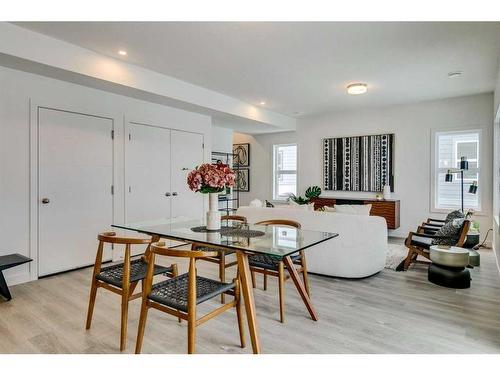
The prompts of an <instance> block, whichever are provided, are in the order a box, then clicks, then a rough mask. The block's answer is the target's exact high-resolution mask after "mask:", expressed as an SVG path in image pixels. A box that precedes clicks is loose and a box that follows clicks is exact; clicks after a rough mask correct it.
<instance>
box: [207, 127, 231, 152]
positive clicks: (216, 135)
mask: <svg viewBox="0 0 500 375" xmlns="http://www.w3.org/2000/svg"><path fill="white" fill-rule="evenodd" d="M212 150H213V151H218V152H227V153H231V152H233V129H229V128H221V127H219V126H212Z"/></svg>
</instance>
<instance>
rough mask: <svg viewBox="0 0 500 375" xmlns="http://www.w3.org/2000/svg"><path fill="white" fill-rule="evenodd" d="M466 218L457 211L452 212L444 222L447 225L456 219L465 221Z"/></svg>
mask: <svg viewBox="0 0 500 375" xmlns="http://www.w3.org/2000/svg"><path fill="white" fill-rule="evenodd" d="M464 217H465V215H464V214H463V213H462V212H461V211H459V210H455V211H452V212H450V213H449V214H448V215H446V219H444V221H445V222H446V223H448V222H450V221H452V220H455V219H463V218H464Z"/></svg>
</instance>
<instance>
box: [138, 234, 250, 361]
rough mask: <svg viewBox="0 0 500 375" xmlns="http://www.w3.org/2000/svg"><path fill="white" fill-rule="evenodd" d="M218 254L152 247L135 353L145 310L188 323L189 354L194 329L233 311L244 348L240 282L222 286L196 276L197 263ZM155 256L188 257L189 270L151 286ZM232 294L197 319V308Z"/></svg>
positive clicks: (145, 314) (160, 243) (144, 317)
mask: <svg viewBox="0 0 500 375" xmlns="http://www.w3.org/2000/svg"><path fill="white" fill-rule="evenodd" d="M217 254H218V252H217V251H202V250H181V249H179V248H168V247H165V243H164V242H157V243H154V244H152V245H151V260H150V265H149V267H148V271H147V275H146V280H145V281H144V288H143V294H142V306H141V317H140V320H139V329H138V332H137V343H136V347H135V353H136V354H139V353H140V352H141V349H142V342H143V338H144V330H145V327H146V320H147V316H148V310H149V309H150V308H154V309H157V310H160V311H163V312H165V313H167V314H170V315H174V316H176V317H178V318H180V319H183V320H186V321H187V322H188V353H189V354H192V353H194V351H195V336H196V327H197V326H199V325H200V324H202V323H205V322H207V321H208V320H210V319H211V318H214V317H216V316H217V315H219V314H221V313H223V312H224V311H226V310H229V309H230V308H233V307H235V308H236V316H237V320H238V329H239V334H240V344H241V347H242V348H244V347H245V334H244V330H243V317H242V311H241V299H240V282H239V280H238V278H236V279H234V280H233V281H232V282H231V283H223V282H220V281H217V280H212V279H208V278H205V277H201V276H198V275H197V270H196V261H197V260H200V259H204V258H206V257H215V256H217ZM156 255H162V256H170V257H182V258H189V271H188V273H185V274H183V275H180V276H177V277H174V278H172V279H168V280H165V281H162V282H159V283H157V284H154V285H153V276H154V267H153V264H154V261H155V256H156ZM223 293H225V294H232V295H233V296H234V299H233V300H232V301H231V302H228V303H225V304H224V305H222V306H220V307H219V308H217V309H215V310H212V311H211V312H209V313H208V314H206V315H204V316H202V317H200V318H197V315H196V308H197V305H199V304H201V303H203V302H205V301H208V300H209V299H212V298H214V297H216V296H218V295H220V294H223Z"/></svg>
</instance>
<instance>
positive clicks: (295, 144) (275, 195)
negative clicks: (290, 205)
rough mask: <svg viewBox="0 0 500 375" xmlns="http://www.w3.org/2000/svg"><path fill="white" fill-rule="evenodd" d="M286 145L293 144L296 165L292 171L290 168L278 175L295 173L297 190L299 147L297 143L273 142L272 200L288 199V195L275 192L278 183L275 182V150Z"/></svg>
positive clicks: (276, 178)
mask: <svg viewBox="0 0 500 375" xmlns="http://www.w3.org/2000/svg"><path fill="white" fill-rule="evenodd" d="M287 146H295V148H296V150H297V152H296V154H295V158H296V161H295V165H296V166H297V168H296V169H295V170H294V171H293V170H290V171H281V172H280V173H279V174H280V175H283V174H295V176H296V180H295V181H296V183H295V184H296V186H295V188H296V190H298V185H299V174H298V169H299V165H298V162H299V160H298V159H299V147H298V145H297V143H280V144H273V165H272V180H273V186H272V188H273V191H272V197H273V199H272V200H273V201H275V202H284V201H286V200H287V199H288V197H280V196H278V195H277V194H276V189H277V187H278V184H277V181H278V178H279V176H278V173H277V170H276V166H277V162H278V160H277V151H278V149H279V148H280V147H287Z"/></svg>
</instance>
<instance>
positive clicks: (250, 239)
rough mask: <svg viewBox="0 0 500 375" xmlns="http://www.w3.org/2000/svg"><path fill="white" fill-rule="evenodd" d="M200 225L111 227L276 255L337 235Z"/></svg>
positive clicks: (283, 228) (282, 228)
mask: <svg viewBox="0 0 500 375" xmlns="http://www.w3.org/2000/svg"><path fill="white" fill-rule="evenodd" d="M203 225H204V224H203V222H202V221H201V220H190V219H182V218H180V219H179V218H177V219H160V220H152V221H142V222H134V223H126V224H114V225H112V226H113V227H115V228H120V229H126V230H133V231H136V232H140V233H145V234H149V235H158V236H160V237H162V238H167V239H172V240H177V241H181V242H189V243H199V244H204V245H213V246H217V247H222V248H226V249H234V250H246V251H249V252H253V253H261V254H268V255H276V256H279V257H283V256H287V255H291V254H293V253H296V252H298V251H300V250H305V249H307V248H309V247H311V246H314V245H317V244H319V243H321V242H324V241H327V240H329V239H332V238H335V237H337V236H338V234H337V233H329V232H321V231H313V230H304V229H296V228H291V227H288V226H281V225H277V226H262V225H253V224H243V223H240V222H236V221H223V222H222V228H221V230H220V231H207V230H206V229H204V227H203Z"/></svg>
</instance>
